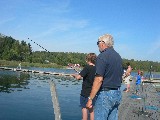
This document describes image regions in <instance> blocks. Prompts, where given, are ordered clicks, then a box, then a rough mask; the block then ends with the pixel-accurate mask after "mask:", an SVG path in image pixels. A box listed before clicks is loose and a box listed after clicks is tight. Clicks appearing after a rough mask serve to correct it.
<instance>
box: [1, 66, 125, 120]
mask: <svg viewBox="0 0 160 120" xmlns="http://www.w3.org/2000/svg"><path fill="white" fill-rule="evenodd" d="M27 69H31V70H39V71H46V72H48V71H51V72H58V73H65V74H73V73H76V72H75V71H74V70H73V69H54V68H27ZM50 81H53V82H54V83H55V85H56V91H57V96H58V99H59V105H60V111H61V118H62V120H81V108H80V107H79V95H80V91H81V85H82V80H75V79H73V78H72V77H66V76H65V77H64V76H54V75H45V74H36V73H35V74H33V73H24V72H14V71H7V70H0V120H54V119H55V115H54V108H53V103H52V96H51V91H50ZM123 89H124V85H122V87H121V90H123Z"/></svg>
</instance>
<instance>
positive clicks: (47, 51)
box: [28, 38, 50, 53]
mask: <svg viewBox="0 0 160 120" xmlns="http://www.w3.org/2000/svg"><path fill="white" fill-rule="evenodd" d="M28 40H31V39H29V38H28ZM31 41H32V42H33V43H35V44H36V45H37V46H39V47H41V48H42V49H43V50H45V51H46V52H49V51H48V50H47V49H45V48H44V47H42V46H41V45H39V44H38V43H36V42H34V41H33V40H31ZM49 53H50V52H49Z"/></svg>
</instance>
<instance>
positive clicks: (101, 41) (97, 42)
mask: <svg viewBox="0 0 160 120" xmlns="http://www.w3.org/2000/svg"><path fill="white" fill-rule="evenodd" d="M100 42H103V43H105V42H104V41H98V42H97V45H99V43H100Z"/></svg>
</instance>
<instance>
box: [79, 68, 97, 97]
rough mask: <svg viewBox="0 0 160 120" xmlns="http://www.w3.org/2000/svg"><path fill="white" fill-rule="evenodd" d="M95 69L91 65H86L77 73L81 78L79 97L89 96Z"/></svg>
mask: <svg viewBox="0 0 160 120" xmlns="http://www.w3.org/2000/svg"><path fill="white" fill-rule="evenodd" d="M95 72H96V67H95V66H92V65H87V66H85V67H84V69H83V70H82V71H81V72H80V73H79V74H80V75H81V76H82V77H83V83H82V90H81V95H82V96H84V97H88V96H89V95H90V92H91V89H92V85H93V81H94V77H95Z"/></svg>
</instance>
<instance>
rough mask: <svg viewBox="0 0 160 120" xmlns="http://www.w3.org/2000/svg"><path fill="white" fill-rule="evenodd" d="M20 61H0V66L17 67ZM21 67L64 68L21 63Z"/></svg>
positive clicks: (47, 64)
mask: <svg viewBox="0 0 160 120" xmlns="http://www.w3.org/2000/svg"><path fill="white" fill-rule="evenodd" d="M19 63H20V61H6V60H0V66H13V67H17V66H18V64H19ZM21 66H22V67H41V68H64V66H61V65H57V64H55V63H45V64H41V63H29V62H21Z"/></svg>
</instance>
